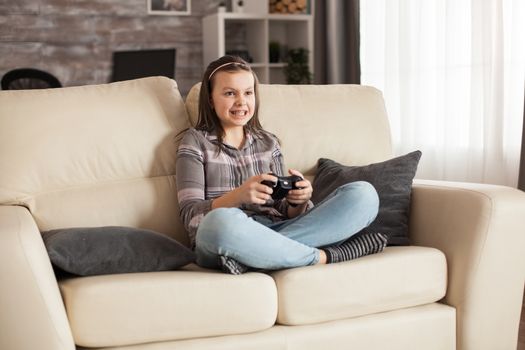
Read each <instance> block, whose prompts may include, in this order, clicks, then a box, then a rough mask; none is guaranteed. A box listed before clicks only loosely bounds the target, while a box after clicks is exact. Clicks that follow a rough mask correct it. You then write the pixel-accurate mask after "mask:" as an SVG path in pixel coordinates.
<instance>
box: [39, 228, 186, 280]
mask: <svg viewBox="0 0 525 350" xmlns="http://www.w3.org/2000/svg"><path fill="white" fill-rule="evenodd" d="M42 237H43V239H44V244H45V246H46V249H47V252H48V254H49V258H50V259H51V262H52V263H53V265H54V266H55V267H58V268H59V269H61V270H63V271H65V272H68V273H72V274H75V275H80V276H91V275H104V274H113V273H129V272H150V271H165V270H175V269H177V268H179V267H182V266H184V265H187V264H189V263H191V262H194V261H195V254H194V253H193V252H192V251H191V250H190V249H188V248H186V247H185V246H183V245H182V244H181V243H179V242H177V241H176V240H174V239H172V238H170V237H167V236H165V235H162V234H160V233H157V232H154V231H150V230H143V229H136V228H131V227H121V226H106V227H75V228H66V229H57V230H51V231H46V232H42Z"/></svg>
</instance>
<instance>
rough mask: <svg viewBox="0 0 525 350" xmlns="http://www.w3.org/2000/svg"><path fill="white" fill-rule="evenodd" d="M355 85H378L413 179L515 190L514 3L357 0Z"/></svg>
mask: <svg viewBox="0 0 525 350" xmlns="http://www.w3.org/2000/svg"><path fill="white" fill-rule="evenodd" d="M360 6H361V13H360V20H361V26H360V29H361V84H363V85H372V86H375V87H377V88H379V89H380V90H382V91H383V94H384V96H385V101H386V107H387V112H388V114H389V117H390V124H391V128H392V135H393V142H394V151H395V153H396V154H397V155H400V154H404V153H407V152H409V151H412V150H415V149H420V150H421V151H422V152H423V156H422V158H421V162H420V165H419V170H418V173H417V177H418V178H424V179H438V180H452V181H468V182H483V183H493V184H502V185H508V186H513V187H516V185H517V182H518V174H519V161H520V151H521V131H522V123H523V98H524V97H523V93H524V84H525V1H524V0H363V1H361V5H360Z"/></svg>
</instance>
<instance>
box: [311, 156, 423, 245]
mask: <svg viewBox="0 0 525 350" xmlns="http://www.w3.org/2000/svg"><path fill="white" fill-rule="evenodd" d="M420 158H421V152H420V151H414V152H411V153H408V154H406V155H404V156H400V157H397V158H393V159H390V160H387V161H384V162H381V163H374V164H370V165H366V166H345V165H341V164H339V163H337V162H335V161H333V160H330V159H326V158H321V159H319V161H318V169H317V173H316V175H315V178H314V181H313V184H312V186H313V190H314V192H313V195H312V202H314V204H317V203H319V202H320V201H322V200H323V199H324V198H325V197H326V196H328V195H329V194H330V193H332V191H334V190H335V189H336V188H337V187H339V186H341V185H344V184H346V183H349V182H353V181H367V182H369V183H371V184H372V185H373V186H374V187H375V189H376V191H377V193H378V194H379V213H378V215H377V218H376V220H375V221H374V222H373V223H372V224H371V225H370V226H368V227H367V228H365V229H364V230H363V231H362V232H380V233H384V234H386V235H387V236H388V245H408V244H410V241H409V239H408V215H409V209H410V195H411V191H412V180H413V179H414V176H415V175H416V170H417V165H418V163H419V159H420Z"/></svg>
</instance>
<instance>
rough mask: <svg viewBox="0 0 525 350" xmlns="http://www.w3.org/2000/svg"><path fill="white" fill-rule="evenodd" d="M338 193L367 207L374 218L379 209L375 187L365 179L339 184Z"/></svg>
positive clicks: (362, 206)
mask: <svg viewBox="0 0 525 350" xmlns="http://www.w3.org/2000/svg"><path fill="white" fill-rule="evenodd" d="M336 191H337V194H338V195H343V196H346V197H348V200H350V201H353V202H354V203H359V206H360V207H361V208H367V209H368V210H369V212H370V215H371V221H372V220H374V219H375V218H376V216H377V213H378V211H379V196H378V194H377V191H376V189H375V187H374V186H373V185H372V184H371V183H369V182H366V181H354V182H350V183H347V184H344V185H342V186H340V187H339V188H338V189H337V190H336Z"/></svg>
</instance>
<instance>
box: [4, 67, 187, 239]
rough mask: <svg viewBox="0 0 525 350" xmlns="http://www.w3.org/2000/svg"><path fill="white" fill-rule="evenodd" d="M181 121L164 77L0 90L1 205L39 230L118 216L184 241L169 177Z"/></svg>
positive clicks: (182, 112)
mask: <svg viewBox="0 0 525 350" xmlns="http://www.w3.org/2000/svg"><path fill="white" fill-rule="evenodd" d="M187 126H188V122H187V114H186V109H185V107H184V102H183V100H182V97H181V96H180V93H179V91H178V88H177V84H176V83H175V81H173V80H170V79H168V78H163V77H155V78H144V79H137V80H132V81H125V82H119V83H113V84H103V85H92V86H81V87H70V88H62V89H49V90H25V91H22V90H20V91H1V92H0V205H22V206H25V207H27V208H29V210H30V211H31V213H32V214H33V216H34V218H35V219H36V222H37V225H38V227H39V229H40V230H41V231H45V230H49V229H54V228H65V227H82V226H91V227H92V226H109V225H122V226H134V227H141V228H148V229H153V230H156V231H159V232H162V233H165V234H168V235H170V236H173V237H175V238H177V239H179V240H180V241H182V242H187V238H186V235H185V234H184V230H183V229H182V225H181V224H180V221H179V212H178V205H177V197H176V187H175V177H174V175H175V157H176V142H175V135H176V134H177V133H178V132H179V131H181V130H183V129H184V128H186V127H187Z"/></svg>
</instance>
